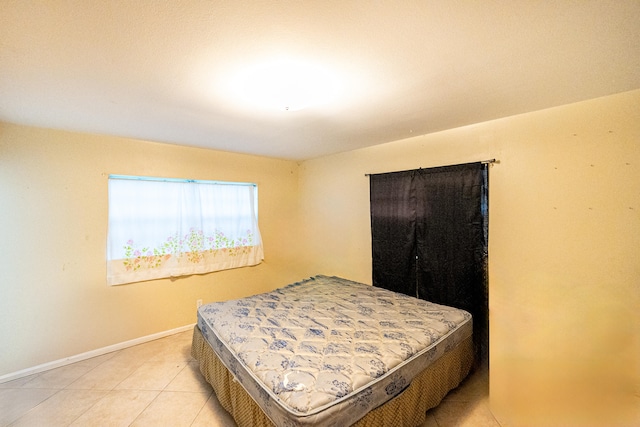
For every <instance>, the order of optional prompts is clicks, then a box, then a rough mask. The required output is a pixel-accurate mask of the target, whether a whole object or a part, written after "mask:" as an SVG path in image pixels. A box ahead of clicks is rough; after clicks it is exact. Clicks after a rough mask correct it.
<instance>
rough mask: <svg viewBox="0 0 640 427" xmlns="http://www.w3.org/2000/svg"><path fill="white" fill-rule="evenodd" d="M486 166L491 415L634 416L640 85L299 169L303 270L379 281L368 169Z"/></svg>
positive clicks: (519, 418)
mask: <svg viewBox="0 0 640 427" xmlns="http://www.w3.org/2000/svg"><path fill="white" fill-rule="evenodd" d="M491 158H496V159H498V160H499V162H500V163H499V164H495V165H493V166H492V167H491V169H490V186H489V187H490V190H489V192H490V207H489V211H490V215H489V216H490V228H489V230H490V231H489V239H490V247H489V264H490V265H489V268H490V277H489V298H490V334H491V337H490V382H491V401H492V406H493V407H494V410H495V412H496V414H497V415H498V417H500V418H501V419H502V420H512V421H514V420H515V422H514V423H513V424H509V425H549V424H551V425H553V424H554V423H557V424H563V423H565V424H567V425H574V423H575V425H613V423H614V422H620V423H622V422H624V421H628V418H626V417H629V416H630V415H629V411H630V408H640V315H639V313H640V255H639V251H640V91H634V92H627V93H623V94H619V95H615V96H610V97H606V98H600V99H595V100H590V101H586V102H581V103H577V104H573V105H567V106H562V107H558V108H552V109H548V110H544V111H539V112H534V113H529V114H523V115H519V116H515V117H509V118H505V119H501V120H496V121H492V122H487V123H481V124H477V125H473V126H467V127H464V128H459V129H454V130H450V131H446V132H440V133H436V134H431V135H426V136H420V137H415V138H411V139H406V140H402V141H396V142H393V143H389V144H384V145H379V146H376V147H372V148H367V149H362V150H357V151H351V152H347V153H343V154H338V155H334V156H328V157H324V158H320V159H315V160H311V161H307V162H304V163H303V164H302V166H301V168H300V198H301V221H302V223H303V224H307V226H306V227H304V234H303V236H302V237H303V238H302V239H301V242H305V243H306V247H305V249H304V251H303V253H304V254H305V255H306V256H307V263H308V265H309V266H311V269H313V270H318V271H319V272H323V273H329V274H336V275H343V276H346V277H349V278H352V279H356V280H359V281H364V282H366V283H370V282H371V254H370V253H371V241H370V228H369V227H370V222H369V200H368V179H367V178H366V177H365V176H364V174H365V173H375V172H385V171H395V170H405V169H412V168H418V167H429V166H437V165H446V164H455V163H464V162H469V161H475V160H481V159H491ZM634 393H635V397H634ZM558 402H559V403H558ZM621 407H622V408H621ZM636 415H637V416H638V417H639V418H638V420H640V414H636ZM607 417H608V418H607ZM557 424H556V425H557Z"/></svg>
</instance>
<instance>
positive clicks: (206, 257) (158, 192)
mask: <svg viewBox="0 0 640 427" xmlns="http://www.w3.org/2000/svg"><path fill="white" fill-rule="evenodd" d="M263 258H264V253H263V248H262V241H261V238H260V231H259V229H258V220H257V188H256V185H255V184H241V183H220V182H213V181H183V180H163V179H151V178H149V179H144V178H138V179H136V178H135V177H123V178H121V177H110V178H109V230H108V237H107V284H109V285H119V284H124V283H132V282H139V281H144V280H153V279H159V278H166V277H176V276H184V275H191V274H203V273H209V272H212V271H218V270H225V269H230V268H237V267H243V266H250V265H256V264H259V263H260V262H262V259H263Z"/></svg>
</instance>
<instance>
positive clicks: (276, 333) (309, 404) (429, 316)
mask: <svg viewBox="0 0 640 427" xmlns="http://www.w3.org/2000/svg"><path fill="white" fill-rule="evenodd" d="M191 354H192V356H193V357H194V358H195V359H196V360H197V361H198V363H199V366H200V371H201V372H202V374H203V375H204V377H205V379H206V380H207V381H208V382H209V383H210V384H211V385H212V387H213V389H214V391H215V393H216V396H217V397H218V400H219V401H220V403H221V405H222V406H223V407H224V408H225V409H226V410H227V411H228V412H229V413H230V414H231V415H232V416H233V418H234V420H235V421H236V423H237V424H238V425H239V426H270V425H276V426H308V425H313V426H348V425H357V426H384V425H402V426H411V425H419V424H421V423H422V422H424V420H425V413H426V411H427V410H428V409H430V408H432V407H435V406H436V405H437V404H438V403H439V402H440V401H441V400H442V398H443V397H444V396H445V395H446V394H447V393H448V392H449V391H450V390H451V389H453V388H455V387H457V386H458V384H459V383H460V382H461V381H462V380H463V379H464V378H465V377H466V376H467V374H468V373H469V371H470V369H471V366H472V364H473V343H472V318H471V315H470V314H469V313H468V312H466V311H463V310H459V309H456V308H453V307H448V306H443V305H438V304H434V303H431V302H428V301H424V300H419V299H417V298H412V297H409V296H406V295H403V294H398V293H395V292H391V291H388V290H385V289H382V288H376V287H372V286H369V285H365V284H362V283H358V282H353V281H350V280H346V279H342V278H339V277H328V276H315V277H312V278H309V279H306V280H303V281H301V282H297V283H293V284H290V285H287V286H285V287H283V288H280V289H276V290H274V291H272V292H267V293H264V294H260V295H255V296H251V297H248V298H243V299H240V300H233V301H225V302H217V303H211V304H206V305H203V306H202V307H200V308H199V309H198V323H197V325H196V326H195V328H194V331H193V343H192V348H191Z"/></svg>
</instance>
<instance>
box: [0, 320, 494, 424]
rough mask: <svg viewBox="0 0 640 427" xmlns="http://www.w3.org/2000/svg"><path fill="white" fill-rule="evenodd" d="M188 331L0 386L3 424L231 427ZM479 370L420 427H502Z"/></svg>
mask: <svg viewBox="0 0 640 427" xmlns="http://www.w3.org/2000/svg"><path fill="white" fill-rule="evenodd" d="M190 345H191V331H188V332H181V333H178V334H175V335H171V336H169V337H166V338H162V339H159V340H155V341H151V342H148V343H145V344H141V345H137V346H134V347H130V348H127V349H124V350H120V351H116V352H113V353H109V354H106V355H103V356H100V357H95V358H93V359H89V360H85V361H81V362H77V363H74V364H72V365H67V366H64V367H61V368H57V369H52V370H50V371H46V372H42V373H40V374H35V375H32V376H29V377H25V378H20V379H17V380H14V381H10V382H6V383H2V384H0V426H12V427H13V426H38V427H43V426H46V427H49V426H171V427H178V426H193V427H196V426H235V423H234V422H233V420H232V419H231V417H230V416H229V414H228V413H227V412H226V411H225V410H224V409H222V407H221V406H220V404H219V403H218V400H217V399H216V396H215V394H214V393H213V391H212V389H211V387H210V386H209V385H208V384H207V383H206V382H205V381H204V379H203V378H202V376H201V375H200V372H199V370H198V367H197V364H196V362H195V361H194V359H193V358H192V357H191V356H190V354H189V353H190ZM487 402H488V376H487V374H486V373H483V372H476V373H474V374H473V375H471V376H470V377H469V378H467V380H465V381H464V382H463V383H462V384H461V386H460V387H458V388H457V389H456V390H453V391H452V392H451V393H449V395H448V396H447V397H446V398H445V400H444V401H443V402H442V403H441V404H440V406H438V407H437V408H434V409H432V410H430V411H429V412H427V420H426V421H425V423H424V424H423V426H422V427H444V426H474V427H482V426H499V424H498V422H497V421H496V420H495V418H494V417H493V415H492V414H491V411H490V410H489V405H488V403H487Z"/></svg>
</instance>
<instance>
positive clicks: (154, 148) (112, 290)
mask: <svg viewBox="0 0 640 427" xmlns="http://www.w3.org/2000/svg"><path fill="white" fill-rule="evenodd" d="M297 170H298V165H297V164H296V163H294V162H288V161H281V160H274V159H267V158H261V157H255V156H246V155H239V154H229V153H222V152H215V151H211V150H202V149H195V148H184V147H177V146H171V145H164V144H157V143H151V142H143V141H137V140H131V139H124V138H115V137H103V136H96V135H86V134H79V133H70V132H61V131H54V130H45V129H36V128H30V127H23V126H15V125H10V124H6V123H0V254H1V256H0V270H1V273H0V294H1V295H0V343H1V344H0V376H2V375H3V374H4V375H7V374H10V373H13V372H17V371H19V370H22V369H25V368H30V367H33V366H37V365H39V364H43V363H48V362H52V361H56V360H58V359H62V358H65V357H69V356H74V355H78V354H81V353H84V352H87V351H92V350H95V349H99V348H103V347H106V346H110V345H114V344H117V343H121V342H125V341H128V340H132V339H137V338H140V337H144V336H147V335H151V334H155V333H159V332H162V331H167V330H171V329H174V328H178V327H182V326H185V325H188V324H191V323H195V320H196V317H195V308H196V300H197V299H203V300H204V301H205V302H208V301H214V300H221V299H228V298H234V297H240V296H244V295H249V294H255V293H259V292H263V291H266V290H269V289H272V288H274V287H276V286H277V285H281V284H283V283H288V282H290V281H293V280H297V279H299V278H300V272H298V271H296V269H295V268H292V266H293V267H295V265H296V264H295V263H294V262H292V261H293V260H295V258H296V253H297V248H296V244H297V241H298V238H297V233H296V232H295V230H296V218H297V212H296V209H297V207H296V206H297V183H298V181H297V180H298V175H297ZM109 174H130V175H147V176H165V177H179V178H194V179H213V180H226V181H243V182H256V183H257V184H258V191H259V217H260V218H259V221H260V228H261V232H262V236H263V241H264V247H265V261H264V263H262V264H261V265H259V266H256V267H249V268H240V269H235V270H228V271H223V272H217V273H212V274H208V275H202V276H191V277H187V278H180V279H177V280H175V281H172V280H169V279H166V280H157V281H151V282H142V283H136V284H131V285H122V286H114V287H109V286H107V285H106V282H105V275H106V266H105V250H106V243H105V242H106V232H107V177H108V175H109Z"/></svg>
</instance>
